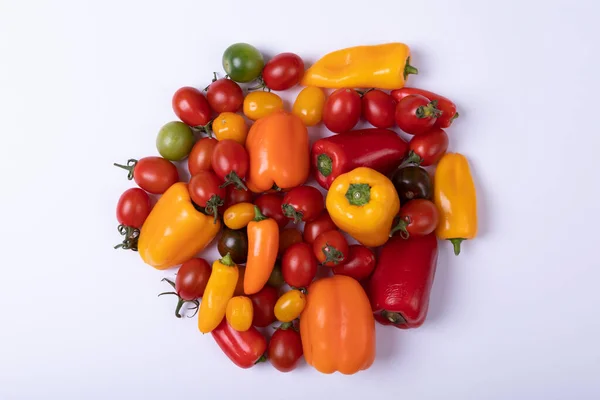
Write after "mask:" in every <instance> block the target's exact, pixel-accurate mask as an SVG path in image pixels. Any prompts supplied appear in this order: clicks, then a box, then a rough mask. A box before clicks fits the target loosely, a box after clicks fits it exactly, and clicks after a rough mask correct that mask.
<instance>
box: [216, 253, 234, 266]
mask: <svg viewBox="0 0 600 400" xmlns="http://www.w3.org/2000/svg"><path fill="white" fill-rule="evenodd" d="M219 262H220V263H221V264H223V265H226V266H228V267H233V266H234V265H235V263H234V262H233V259H232V258H231V253H229V252H228V253H227V254H225V257H223V258H221V259H220V260H219Z"/></svg>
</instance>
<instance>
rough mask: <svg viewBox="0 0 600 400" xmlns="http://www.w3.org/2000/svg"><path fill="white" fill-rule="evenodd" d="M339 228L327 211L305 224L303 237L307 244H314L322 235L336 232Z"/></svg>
mask: <svg viewBox="0 0 600 400" xmlns="http://www.w3.org/2000/svg"><path fill="white" fill-rule="evenodd" d="M336 229H337V226H335V224H334V223H333V221H332V220H331V217H330V216H329V213H328V212H327V210H323V212H321V214H319V216H318V217H317V218H315V219H313V220H312V221H310V222H307V223H306V224H304V234H303V235H302V237H303V238H304V241H305V242H306V243H311V244H312V243H314V241H315V239H316V238H317V236H319V235H320V234H321V233H324V232H328V231H333V230H336Z"/></svg>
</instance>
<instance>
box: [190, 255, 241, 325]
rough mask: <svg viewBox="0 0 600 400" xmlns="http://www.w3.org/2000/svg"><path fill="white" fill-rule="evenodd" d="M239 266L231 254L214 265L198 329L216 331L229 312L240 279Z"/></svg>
mask: <svg viewBox="0 0 600 400" xmlns="http://www.w3.org/2000/svg"><path fill="white" fill-rule="evenodd" d="M239 273H240V272H239V270H238V266H237V265H235V263H234V262H233V260H232V259H231V255H229V253H228V254H227V255H226V256H225V257H223V258H222V259H220V260H217V261H215V262H214V263H213V265H212V272H211V274H210V278H208V283H207V284H206V289H204V296H202V301H201V302H200V311H199V312H198V329H199V330H200V332H202V333H208V332H210V331H212V330H213V329H215V328H216V327H217V326H219V324H220V323H221V321H222V320H223V318H225V314H226V312H227V303H229V300H230V299H231V298H232V297H233V294H234V292H235V287H236V285H237V281H238V277H239Z"/></svg>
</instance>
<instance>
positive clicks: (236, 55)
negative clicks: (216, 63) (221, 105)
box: [223, 43, 265, 82]
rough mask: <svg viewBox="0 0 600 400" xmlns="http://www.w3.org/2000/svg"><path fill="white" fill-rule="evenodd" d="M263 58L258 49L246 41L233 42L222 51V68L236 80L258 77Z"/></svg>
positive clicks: (246, 80) (248, 80)
mask: <svg viewBox="0 0 600 400" xmlns="http://www.w3.org/2000/svg"><path fill="white" fill-rule="evenodd" d="M264 66H265V60H264V58H263V55H262V54H261V53H260V51H258V49H257V48H256V47H254V46H252V45H249V44H248V43H235V44H232V45H231V46H229V47H228V48H227V49H226V50H225V52H224V53H223V69H224V70H225V72H226V73H227V75H229V77H230V78H231V79H233V80H234V81H236V82H250V81H251V80H254V79H256V78H258V76H259V75H260V73H261V71H262V69H263V67H264Z"/></svg>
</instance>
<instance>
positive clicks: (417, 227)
mask: <svg viewBox="0 0 600 400" xmlns="http://www.w3.org/2000/svg"><path fill="white" fill-rule="evenodd" d="M398 216H399V219H398V223H397V224H396V226H394V227H393V228H392V232H391V233H392V235H394V234H398V235H399V236H402V237H403V238H404V239H408V238H409V237H410V236H425V235H429V234H430V233H432V232H433V231H434V230H435V228H437V225H438V223H439V212H438V209H437V207H436V205H435V204H434V203H433V202H431V201H429V200H426V199H414V200H411V201H409V202H407V203H406V204H405V205H403V206H402V208H400V212H399V213H398Z"/></svg>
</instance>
